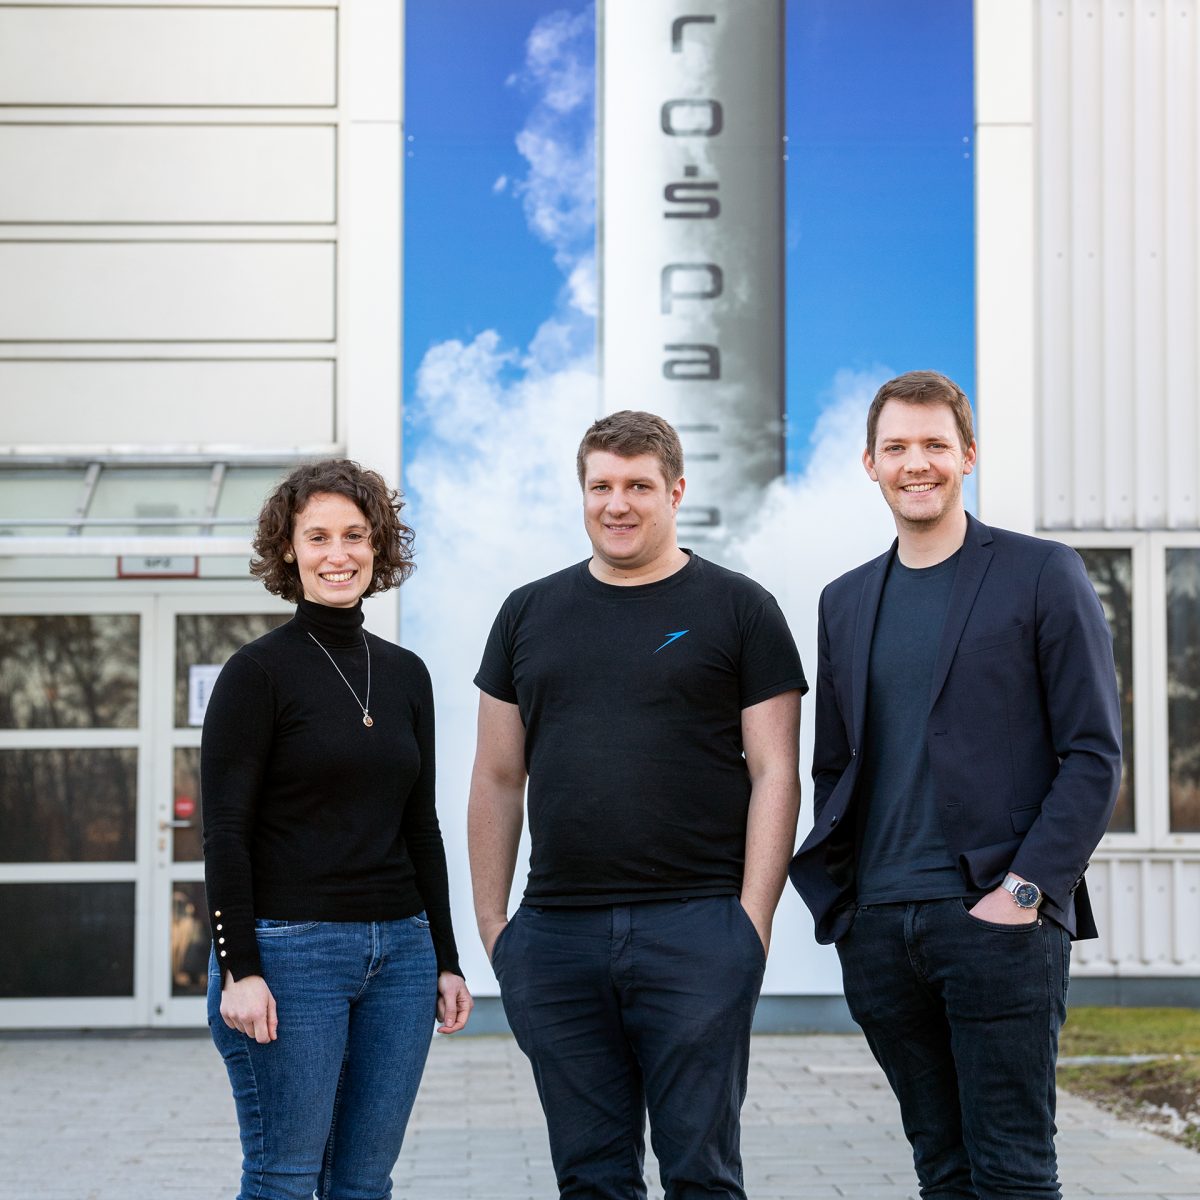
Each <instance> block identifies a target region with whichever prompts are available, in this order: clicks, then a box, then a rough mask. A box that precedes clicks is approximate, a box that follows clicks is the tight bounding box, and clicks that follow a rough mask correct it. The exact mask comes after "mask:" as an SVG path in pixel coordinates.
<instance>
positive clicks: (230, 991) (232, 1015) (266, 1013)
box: [221, 971, 470, 1045]
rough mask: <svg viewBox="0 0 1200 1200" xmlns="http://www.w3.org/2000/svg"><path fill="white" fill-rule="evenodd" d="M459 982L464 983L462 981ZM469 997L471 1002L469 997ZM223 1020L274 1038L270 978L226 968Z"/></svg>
mask: <svg viewBox="0 0 1200 1200" xmlns="http://www.w3.org/2000/svg"><path fill="white" fill-rule="evenodd" d="M458 982H459V983H462V980H461V979H460V980H459V981H458ZM463 991H464V992H465V991H466V984H463ZM467 1000H468V1004H469V1002H470V997H469V996H468V997H467ZM438 1011H439V1012H440V1011H441V1000H439V1001H438ZM468 1011H469V1009H468ZM221 1020H222V1021H224V1022H225V1024H226V1025H228V1026H229V1028H230V1029H236V1030H237V1031H238V1032H239V1033H244V1034H245V1035H246V1036H247V1037H252V1038H253V1039H254V1040H255V1041H256V1042H261V1043H262V1044H263V1045H266V1043H267V1042H273V1041H275V1039H276V1038H277V1037H278V1033H277V1032H276V1031H277V1030H278V1028H279V1017H278V1016H277V1015H276V1012H275V997H274V996H272V995H271V989H270V988H269V987H267V981H266V980H265V979H264V978H263V977H262V976H261V975H246V976H243V978H241V979H234V978H233V977H232V976H231V975H230V974H229V972H228V971H226V972H225V986H224V987H222V988H221ZM463 1020H464V1021H465V1020H466V1017H463Z"/></svg>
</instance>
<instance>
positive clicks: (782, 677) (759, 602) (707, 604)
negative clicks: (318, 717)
mask: <svg viewBox="0 0 1200 1200" xmlns="http://www.w3.org/2000/svg"><path fill="white" fill-rule="evenodd" d="M475 683H476V685H477V686H478V687H479V688H481V689H482V690H483V691H485V692H487V693H488V694H489V695H491V696H494V697H496V698H497V699H498V700H503V701H507V702H508V703H512V704H516V705H518V707H519V708H520V712H521V719H522V720H523V721H524V724H525V760H526V768H527V770H528V772H529V797H528V803H529V831H530V836H531V839H532V852H531V855H530V871H529V882H528V886H527V888H526V891H525V899H526V901H528V902H531V903H537V904H544V905H584V904H620V903H628V902H631V901H637V900H661V899H669V898H673V897H682V896H713V895H731V894H736V893H737V892H738V891H739V890H740V888H741V881H742V868H743V863H744V859H745V849H746V813H747V805H748V802H749V798H750V778H749V775H748V773H747V770H746V762H745V759H744V757H743V754H742V734H741V714H742V709H744V708H748V707H750V706H751V705H754V704H758V703H760V702H761V701H763V700H767V699H769V698H770V697H772V696H775V695H778V694H779V693H781V692H786V691H790V690H793V689H798V690H800V691H801V692H804V691H806V690H807V684H806V683H805V680H804V674H803V671H802V669H801V665H800V657H799V654H798V653H797V651H796V646H795V642H794V641H793V640H792V636H791V633H790V631H789V630H788V627H787V622H786V621H785V620H784V617H783V613H782V612H780V610H779V606H778V605H777V604H776V603H775V600H774V598H773V597H772V596H771V595H770V593H768V592H767V591H766V590H765V589H763V588H762V587H760V586H759V585H758V584H756V583H754V582H753V581H752V580H750V579H747V578H746V577H745V576H744V575H739V574H737V573H735V572H733V571H729V570H726V569H725V568H723V567H719V566H717V565H716V564H715V563H711V562H707V561H705V560H703V559H701V558H700V557H698V556H697V555H694V554H693V555H691V557H690V559H689V561H688V563H687V564H686V565H685V566H684V567H683V568H682V569H681V570H679V571H677V572H676V573H675V574H674V575H670V576H668V577H667V578H666V579H661V580H658V581H656V582H654V583H649V584H644V585H641V586H635V587H617V586H613V585H611V584H605V583H601V582H600V581H599V580H598V579H596V578H595V577H594V576H593V575H592V574H591V572H590V571H589V570H588V565H587V562H586V561H585V562H582V563H577V564H576V565H574V566H572V567H568V568H567V569H566V570H565V571H559V572H558V573H557V574H554V575H550V576H548V577H547V578H545V579H541V580H538V581H537V582H535V583H531V584H528V585H526V586H525V587H522V588H518V589H517V590H516V591H515V592H513V593H512V595H511V596H509V598H508V599H507V600H506V601H505V603H504V605H503V607H502V608H501V610H500V613H499V615H498V616H497V618H496V621H495V623H494V624H493V626H492V631H491V633H490V635H489V637H488V641H487V646H486V648H485V650H484V654H483V662H482V664H481V666H480V668H479V673H478V674H477V675H476V677H475Z"/></svg>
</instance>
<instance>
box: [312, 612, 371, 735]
mask: <svg viewBox="0 0 1200 1200" xmlns="http://www.w3.org/2000/svg"><path fill="white" fill-rule="evenodd" d="M308 636H309V637H310V638H312V640H313V641H314V642H317V639H316V638H315V637H313V635H312V634H311V633H310V634H309V635H308ZM317 645H318V646H321V643H320V642H317ZM363 649H364V650H366V652H367V702H366V704H364V703H363V702H362V701H361V700H360V699H359V698H358V693H357V692H356V691H355V690H354V689H353V688H352V687H350V680H348V679H347V678H346V677H345V675H342V668H341V667H339V666H338V665H337V663H335V662H333V655H332V654H330V653H329V651H328V650H326V649H325V647H324V646H321V652H322V653H323V654H324V655H325V657H326V658H327V659H329V661H330V662H331V663H333V669H334V670H335V671H336V672H337V673H338V674H339V675H342V682H343V683H344V684H345V685H346V686H347V687H348V688H350V695H352V696H353V697H354V702H355V704H357V705H358V707H359V708H361V709H362V712H363V724H364V725H365V726H366V727H367V728H368V729H370V728H371V726H372V725H374V724H375V722H374V721H373V720H372V719H371V714H370V713H369V712H367V709H368V708H369V707H370V706H371V647H370V646H369V645H367V635H366V634H365V633H364V634H363Z"/></svg>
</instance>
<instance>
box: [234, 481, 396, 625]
mask: <svg viewBox="0 0 1200 1200" xmlns="http://www.w3.org/2000/svg"><path fill="white" fill-rule="evenodd" d="M322 494H329V495H334V496H345V497H346V499H347V500H351V501H353V502H354V503H355V504H356V505H358V507H359V509H360V510H361V511H362V514H363V516H364V517H366V518H367V524H368V525H369V526H370V528H371V546H372V548H373V549H374V551H375V570H374V573H373V574H372V576H371V582H370V583H369V584H368V585H367V590H366V591H365V592H363V596H364V597H365V596H373V595H374V594H375V593H376V592H386V591H387V590H388V589H389V588H394V587H399V586H400V585H401V584H402V583H403V582H404V581H405V580H406V579H407V578H408V577H409V576H410V575H411V574H412V573H413V561H412V559H413V548H412V543H413V531H412V530H411V529H410V528H409V527H408V526H407V525H405V523H404V522H403V521H402V520H400V510H401V509H402V508H403V507H404V501H403V500H402V499H401V497H400V493H399V492H398V491H396V490H395V489H393V488H389V487H388V485H387V483H386V482H385V480H384V478H383V476H382V475H380V474H379V473H378V472H376V471H370V470H368V469H367V468H366V467H361V466H359V465H358V463H356V462H351V461H350V460H349V459H348V458H327V459H324V460H323V461H321V462H315V463H305V464H304V465H303V466H300V467H297V468H296V469H295V470H294V471H293V472H292V473H291V474H290V475H289V476H288V477H287V478H286V479H284V480H283V481H282V482H280V483H279V485H278V486H277V487H276V488H275V490H274V491H273V492H272V493H271V494H270V495H269V496H268V497H267V499H266V502H265V503H264V504H263V506H262V511H261V512H260V513H259V514H258V528H257V529H256V530H255V531H254V558H253V559H251V561H250V574H251V575H253V576H254V577H255V578H256V579H261V580H262V582H263V586H264V587H265V588H266V589H267V591H268V592H273V593H274V594H275V595H276V596H282V597H283V598H284V599H285V600H287V601H290V602H291V603H292V604H295V603H297V602H298V601H299V600H300V599H302V598H303V596H304V589H303V587H302V586H301V583H300V571H299V568H298V567H297V566H296V564H295V563H294V562H287V561H286V560H285V559H284V557H283V556H284V555H285V554H287V553H288V552H289V551H290V550H291V548H292V532H293V526H294V524H295V521H296V516H297V514H298V513H300V512H301V511H302V510H303V509H304V508H305V507H306V506H307V504H308V502H309V501H310V500H311V499H312V498H313V497H314V496H319V495H322Z"/></svg>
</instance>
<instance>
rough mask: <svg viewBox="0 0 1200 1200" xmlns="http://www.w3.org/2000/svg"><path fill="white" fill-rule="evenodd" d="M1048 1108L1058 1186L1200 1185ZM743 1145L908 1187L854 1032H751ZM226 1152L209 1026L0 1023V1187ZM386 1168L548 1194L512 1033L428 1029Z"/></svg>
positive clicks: (1174, 1150)
mask: <svg viewBox="0 0 1200 1200" xmlns="http://www.w3.org/2000/svg"><path fill="white" fill-rule="evenodd" d="M1059 1125H1060V1129H1061V1133H1060V1137H1059V1157H1060V1164H1061V1174H1062V1176H1063V1178H1064V1180H1065V1186H1064V1194H1065V1196H1066V1197H1068V1198H1070V1200H1076V1198H1082V1197H1100V1198H1108V1200H1118V1198H1121V1200H1130V1198H1132V1197H1138V1198H1139V1200H1185V1198H1186V1200H1195V1198H1196V1197H1197V1196H1198V1195H1200V1155H1197V1154H1194V1153H1192V1152H1190V1151H1188V1150H1185V1149H1184V1148H1183V1147H1181V1146H1178V1145H1175V1144H1174V1143H1171V1142H1168V1141H1165V1140H1163V1139H1161V1138H1159V1137H1157V1136H1156V1135H1154V1134H1151V1133H1146V1132H1143V1131H1141V1130H1138V1129H1136V1128H1134V1127H1132V1126H1130V1125H1127V1124H1122V1123H1120V1122H1118V1121H1116V1120H1115V1119H1114V1118H1112V1117H1110V1116H1109V1115H1107V1114H1106V1113H1103V1112H1101V1111H1100V1110H1099V1109H1097V1108H1095V1107H1093V1106H1092V1105H1090V1104H1088V1103H1086V1102H1085V1101H1082V1100H1077V1099H1075V1098H1074V1097H1071V1096H1068V1095H1066V1094H1063V1095H1062V1096H1061V1097H1060V1103H1059ZM743 1152H744V1156H745V1162H746V1184H747V1191H748V1192H749V1194H750V1196H751V1197H752V1200H802V1198H803V1200H840V1198H842V1197H852V1198H855V1200H876V1198H882V1197H888V1198H889V1200H901V1198H903V1197H915V1196H916V1183H915V1178H914V1175H913V1171H912V1164H911V1159H910V1156H909V1149H908V1145H907V1143H906V1142H905V1140H904V1137H903V1134H902V1133H901V1132H900V1125H899V1118H898V1114H897V1110H896V1105H895V1101H894V1100H893V1099H892V1095H891V1093H890V1092H889V1091H888V1088H887V1085H886V1083H885V1081H884V1079H883V1076H882V1074H881V1073H880V1071H879V1069H878V1068H877V1067H876V1065H875V1063H874V1061H873V1060H872V1059H871V1056H870V1053H869V1052H868V1050H867V1048H866V1045H865V1043H864V1042H863V1041H862V1039H861V1038H860V1037H858V1036H857V1035H846V1036H839V1035H822V1036H812V1037H809V1036H788V1035H772V1036H766V1035H759V1036H756V1037H755V1039H754V1043H753V1058H752V1064H751V1075H750V1095H749V1099H748V1100H747V1102H746V1108H745V1112H744V1120H743ZM239 1162H240V1149H239V1147H238V1141H237V1131H236V1126H235V1122H234V1115H233V1102H232V1100H231V1099H230V1097H229V1093H228V1086H227V1082H226V1078H225V1072H224V1069H223V1068H222V1066H221V1063H220V1060H219V1058H218V1057H217V1054H216V1051H215V1050H214V1049H213V1048H212V1046H211V1045H210V1043H209V1042H208V1040H207V1038H203V1037H166V1038H163V1037H107V1036H105V1037H102V1036H96V1035H90V1036H81V1037H57V1036H56V1037H50V1038H29V1037H17V1038H11V1039H7V1040H3V1039H0V1200H232V1197H233V1196H235V1195H236V1193H237V1187H238V1176H239ZM647 1174H648V1177H649V1178H650V1179H652V1180H656V1178H657V1172H656V1170H655V1169H654V1167H653V1164H652V1163H650V1164H648V1172H647ZM395 1184H396V1187H395V1196H396V1197H397V1200H400V1198H406V1200H408V1198H411V1200H493V1198H494V1200H547V1198H552V1197H554V1196H555V1195H556V1189H555V1187H554V1179H553V1174H552V1172H551V1169H550V1162H549V1154H548V1151H547V1146H546V1135H545V1131H544V1127H543V1125H542V1118H541V1111H540V1109H539V1108H538V1104H537V1097H536V1095H535V1093H534V1090H533V1084H532V1080H531V1078H530V1073H529V1068H528V1065H527V1064H526V1062H525V1059H524V1058H523V1057H522V1055H521V1053H520V1051H519V1050H517V1048H516V1046H515V1045H514V1044H513V1042H512V1039H511V1038H509V1037H504V1036H496V1037H468V1038H461V1037H460V1038H458V1039H438V1040H437V1042H436V1044H435V1045H434V1047H433V1050H432V1052H431V1054H430V1059H429V1067H428V1069H427V1071H426V1073H425V1080H424V1083H423V1085H422V1089H421V1094H420V1096H419V1097H418V1099H417V1105H416V1110H415V1112H414V1114H413V1120H412V1123H411V1124H410V1126H409V1132H408V1138H407V1141H406V1143H405V1147H404V1153H403V1155H402V1156H401V1159H400V1162H399V1164H398V1165H397V1168H396V1172H395ZM650 1195H651V1197H654V1198H661V1196H662V1192H661V1190H660V1189H658V1188H657V1187H656V1186H653V1187H651V1191H650Z"/></svg>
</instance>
